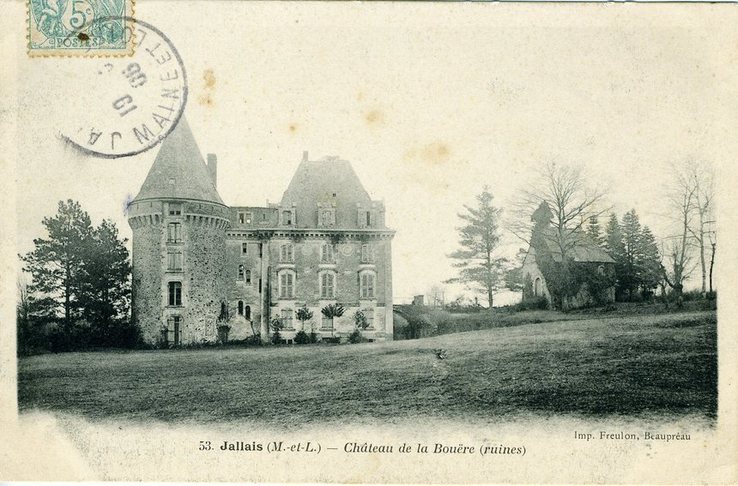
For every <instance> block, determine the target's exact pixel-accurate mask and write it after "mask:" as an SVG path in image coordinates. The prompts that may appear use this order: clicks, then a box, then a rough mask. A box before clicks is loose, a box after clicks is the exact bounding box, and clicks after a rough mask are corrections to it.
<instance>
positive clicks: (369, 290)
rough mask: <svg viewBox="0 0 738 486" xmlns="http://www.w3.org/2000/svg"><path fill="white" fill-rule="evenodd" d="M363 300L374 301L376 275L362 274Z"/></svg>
mask: <svg viewBox="0 0 738 486" xmlns="http://www.w3.org/2000/svg"><path fill="white" fill-rule="evenodd" d="M360 280H361V285H360V287H361V298H362V299H373V298H374V274H373V273H362V274H361V279H360Z"/></svg>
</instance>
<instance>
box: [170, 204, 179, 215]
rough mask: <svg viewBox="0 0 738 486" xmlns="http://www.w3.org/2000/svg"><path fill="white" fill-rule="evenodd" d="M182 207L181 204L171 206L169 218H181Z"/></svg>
mask: <svg viewBox="0 0 738 486" xmlns="http://www.w3.org/2000/svg"><path fill="white" fill-rule="evenodd" d="M181 215H182V205H181V204H169V216H181Z"/></svg>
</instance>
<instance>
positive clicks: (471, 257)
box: [447, 186, 505, 309]
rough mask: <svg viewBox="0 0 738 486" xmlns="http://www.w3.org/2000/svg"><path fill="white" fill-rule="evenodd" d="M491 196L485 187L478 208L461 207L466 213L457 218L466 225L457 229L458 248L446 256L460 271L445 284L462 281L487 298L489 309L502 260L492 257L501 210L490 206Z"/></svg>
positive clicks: (497, 239)
mask: <svg viewBox="0 0 738 486" xmlns="http://www.w3.org/2000/svg"><path fill="white" fill-rule="evenodd" d="M492 199H493V197H492V193H490V192H489V188H488V187H487V186H485V187H484V189H483V191H482V193H481V194H479V195H478V196H477V206H476V207H470V206H466V205H465V206H464V209H465V212H463V213H459V215H458V216H459V218H460V219H461V220H462V221H464V222H465V223H466V224H464V225H463V226H461V227H459V228H457V229H458V231H459V245H460V246H461V248H460V249H458V250H456V251H455V252H453V253H451V255H449V256H450V257H451V258H454V259H456V260H458V262H457V263H454V264H453V266H454V267H455V268H458V269H459V276H458V277H456V278H452V279H449V280H448V281H447V282H449V283H454V282H463V283H466V284H472V285H474V286H475V287H474V289H475V290H477V291H479V292H483V293H485V294H486V295H487V302H488V303H489V308H490V309H491V308H492V303H493V298H494V292H495V291H496V290H497V288H498V287H499V285H501V284H502V278H501V273H502V270H503V265H504V263H505V259H504V258H496V257H495V256H494V254H495V252H496V251H497V247H498V245H499V243H500V235H499V231H498V227H497V225H498V219H499V217H500V212H501V210H500V209H498V208H496V207H494V206H493V205H492Z"/></svg>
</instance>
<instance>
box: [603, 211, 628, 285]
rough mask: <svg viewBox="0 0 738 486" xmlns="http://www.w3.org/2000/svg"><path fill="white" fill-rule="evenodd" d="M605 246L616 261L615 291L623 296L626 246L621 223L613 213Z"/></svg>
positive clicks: (607, 228) (609, 221) (607, 230)
mask: <svg viewBox="0 0 738 486" xmlns="http://www.w3.org/2000/svg"><path fill="white" fill-rule="evenodd" d="M604 246H605V250H606V251H607V253H608V254H609V255H610V257H612V259H613V260H615V290H616V292H617V295H618V296H621V295H622V292H621V281H620V280H621V278H620V276H621V275H622V274H623V273H624V272H625V245H624V244H623V234H622V231H621V229H620V223H619V222H618V217H617V215H616V214H615V213H611V214H610V219H609V220H608V221H607V226H606V227H605V241H604Z"/></svg>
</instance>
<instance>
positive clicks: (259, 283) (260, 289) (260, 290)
mask: <svg viewBox="0 0 738 486" xmlns="http://www.w3.org/2000/svg"><path fill="white" fill-rule="evenodd" d="M259 293H261V279H259Z"/></svg>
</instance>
